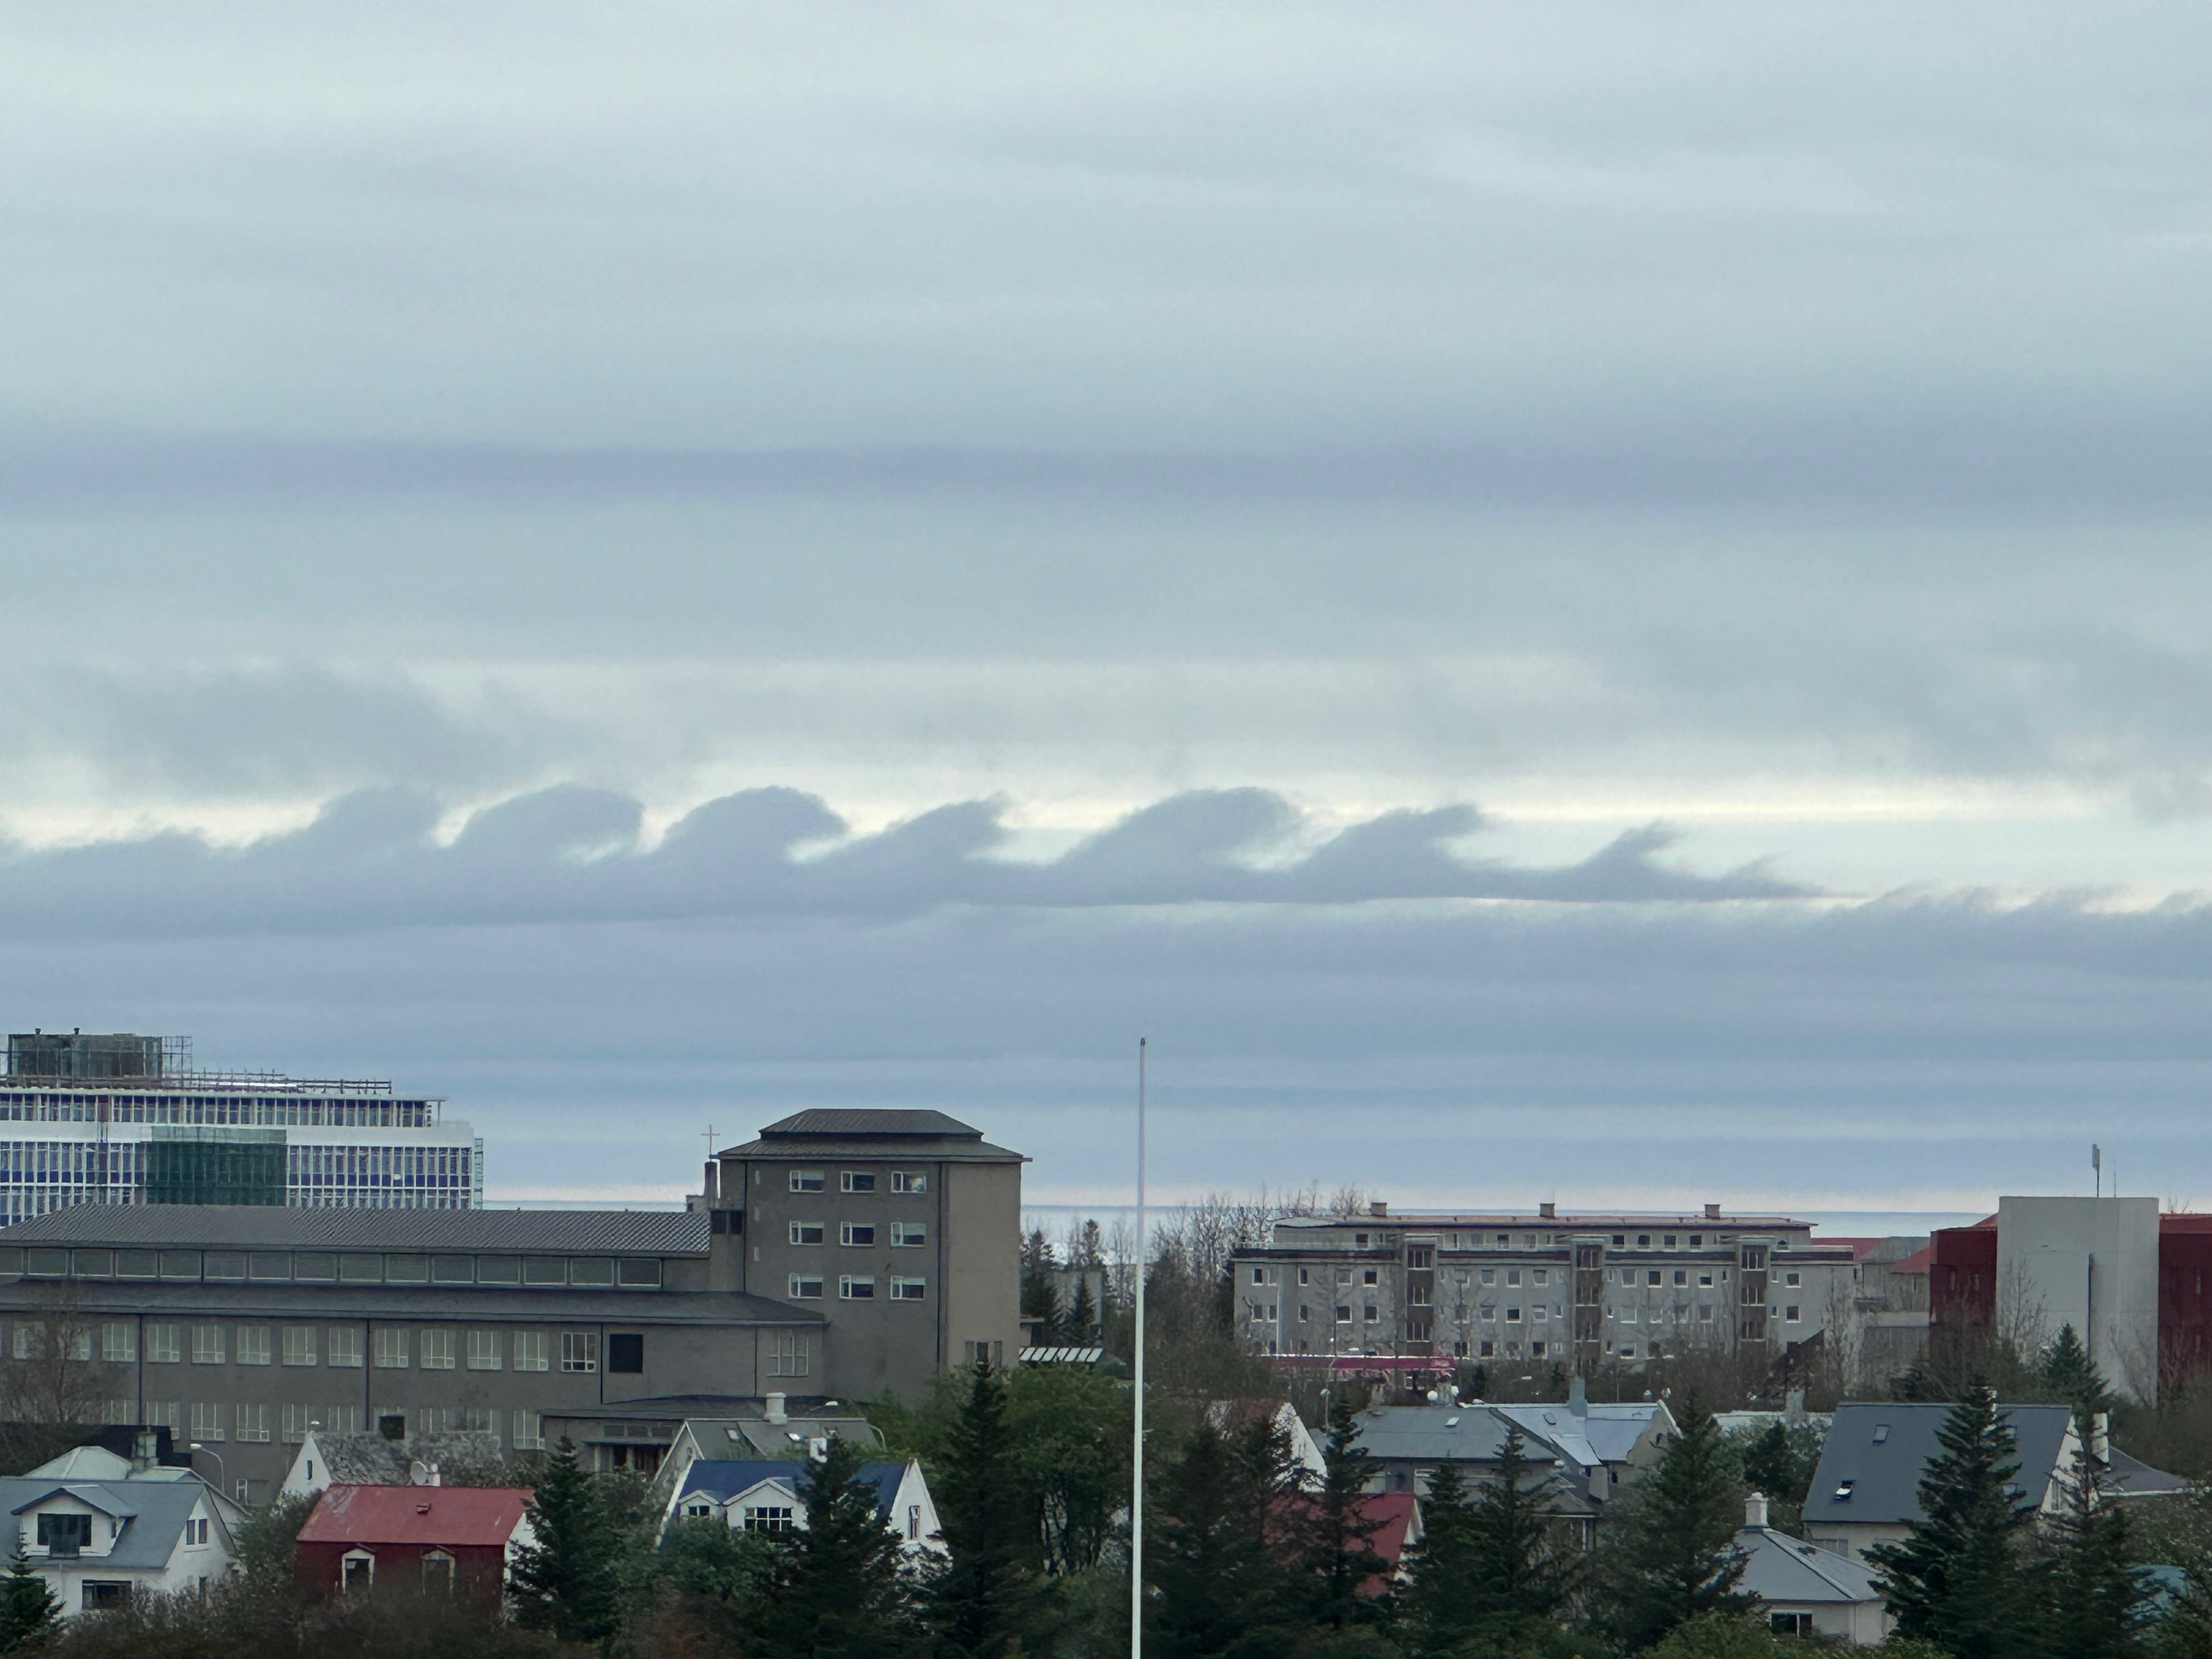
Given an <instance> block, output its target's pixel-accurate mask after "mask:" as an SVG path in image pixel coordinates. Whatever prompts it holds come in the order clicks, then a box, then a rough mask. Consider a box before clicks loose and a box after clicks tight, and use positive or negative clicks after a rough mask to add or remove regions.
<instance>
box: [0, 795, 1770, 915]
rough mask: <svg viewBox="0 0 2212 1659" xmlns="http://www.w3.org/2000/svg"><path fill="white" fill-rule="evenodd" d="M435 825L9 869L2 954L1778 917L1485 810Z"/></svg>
mask: <svg viewBox="0 0 2212 1659" xmlns="http://www.w3.org/2000/svg"><path fill="white" fill-rule="evenodd" d="M439 811H440V808H439V804H438V802H437V801H436V799H435V798H433V797H431V796H429V795H428V794H425V793H417V792H414V791H410V790H403V789H372V790H362V791H357V792H355V793H349V794H347V795H343V796H341V797H339V798H338V799H335V800H333V801H331V803H329V805H327V806H326V807H325V809H324V810H323V811H322V812H321V813H320V815H319V817H316V819H315V820H314V821H313V823H310V824H308V825H307V826H306V827H305V828H303V829H298V830H295V831H292V832H290V833H287V834H283V835H277V836H270V837H267V838H265V839H264V840H261V841H258V842H253V843H252V844H250V845H248V846H246V847H245V848H222V847H219V846H216V845H214V844H212V843H210V842H208V841H206V840H205V839H204V838H202V837H200V836H196V835H191V834H188V833H184V832H169V833H165V834H161V835H155V836H148V837H144V838H142V839H137V840H129V841H114V842H99V843H94V844H92V845H88V846H80V847H71V848H57V849H52V850H45V851H34V852H33V851H22V852H18V853H17V854H15V855H14V856H13V857H10V858H7V859H5V860H0V935H7V936H15V937H26V936H29V937H35V936H40V935H43V934H48V933H58V932H66V933H76V934H81V933H93V934H99V935H104V936H109V937H112V936H115V935H117V934H125V935H128V934H139V933H149V934H162V935H169V936H174V935H177V934H179V933H185V934H223V933H264V932H281V933H298V932H307V933H318V932H333V931H356V930H360V929H364V928H381V927H421V926H434V927H435V926H452V925H462V924H483V923H487V922H501V923H533V922H550V921H641V920H653V919H672V918H682V917H685V916H715V915H790V916H805V915H876V916H893V915H911V914H914V913H916V912H920V911H924V910H927V909H930V908H936V907H939V906H945V905H972V906H982V907H993V906H1012V907H1030V908H1039V907H1042V908H1053V907H1098V906H1146V905H1176V904H1209V903H1211V904H1260V905H1285V904H1307V905H1342V904H1357V903H1362V902H1370V901H1375V900H1422V899H1517V900H1530V901H1548V902H1559V903H1575V904H1590V903H1638V902H1662V901H1666V902H1715V901H1721V900H1746V899H1749V900H1769V899H1787V898H1796V897H1803V896H1809V895H1810V894H1811V892H1812V891H1813V890H1811V889H1809V888H1806V887H1803V886H1800V885H1797V884H1793V883H1790V882H1788V881H1784V880H1783V879H1781V878H1778V877H1777V876H1775V875H1774V874H1772V873H1771V872H1770V871H1768V870H1767V869H1766V868H1765V866H1763V865H1751V866H1745V867H1743V868H1741V869H1737V870H1733V871H1729V872H1723V873H1721V874H1717V875H1702V874H1698V873H1695V872H1691V871H1688V870H1686V869H1683V868H1680V867H1679V866H1675V865H1673V864H1670V863H1668V862H1665V861H1663V860H1662V854H1664V853H1665V852H1666V851H1667V849H1668V848H1669V847H1670V846H1671V845H1672V844H1673V843H1674V835H1673V833H1672V832H1671V831H1669V830H1668V829H1666V828H1665V827H1664V826H1663V825H1658V824H1652V825H1648V826H1645V827H1644V828H1642V829H1634V830H1632V831H1630V832H1628V833H1627V834H1625V835H1623V836H1620V837H1619V838H1618V839H1617V840H1615V841H1614V842H1612V843H1611V844H1610V845H1608V846H1607V847H1605V848H1602V849H1601V850H1600V851H1599V852H1597V853H1596V854H1593V855H1592V856H1591V857H1589V858H1587V859H1584V860H1581V861H1580V862H1578V863H1575V864H1571V865H1565V866H1556V867H1543V866H1527V865H1517V864H1511V863H1507V862H1504V861H1501V860H1482V859H1471V858H1468V857H1466V856H1464V855H1462V854H1461V853H1460V852H1459V851H1457V850H1456V846H1455V844H1456V843H1458V842H1462V841H1463V840H1464V839H1465V838H1466V837H1468V836H1472V835H1474V834H1476V833H1478V832H1479V831H1480V830H1481V829H1484V828H1485V827H1486V820H1485V819H1484V817H1482V815H1481V813H1480V812H1479V811H1477V810H1476V809H1474V807H1472V806H1464V805H1462V806H1448V807H1441V808H1435V809H1430V810H1422V811H1415V810H1401V811H1391V812H1386V813H1384V814H1383V815H1382V816H1380V817H1375V818H1371V819H1370V820H1368V821H1367V822H1365V823H1358V824H1354V825H1352V826H1351V827H1350V828H1348V829H1341V830H1339V831H1337V832H1336V833H1335V834H1334V835H1333V836H1328V838H1327V839H1325V840H1323V841H1322V842H1320V843H1319V845H1318V846H1316V847H1314V848H1312V849H1311V850H1310V851H1306V852H1304V853H1303V854H1301V855H1297V856H1292V857H1288V858H1285V857H1281V856H1279V854H1281V853H1282V852H1283V850H1284V849H1285V847H1286V846H1290V845H1291V844H1292V843H1293V838H1294V837H1297V836H1299V835H1301V834H1302V833H1303V832H1304V830H1305V829H1307V825H1306V823H1305V821H1304V817H1303V815H1302V814H1301V813H1300V812H1299V811H1297V809H1296V808H1295V807H1293V806H1292V805H1291V804H1290V803H1289V802H1288V801H1286V800H1285V799H1283V798H1282V797H1281V796H1280V795H1278V794H1276V793H1273V792H1272V791H1269V790H1265V789H1256V788H1247V789H1219V790H1193V791H1190V792H1188V793H1182V794H1178V795H1173V796H1170V797H1169V798H1168V799H1164V800H1161V801H1158V802H1156V803H1154V804H1153V805H1150V806H1146V807H1145V808H1142V809H1141V810H1139V811H1135V812H1132V813H1131V814H1129V815H1128V816H1127V817H1125V818H1123V819H1121V821H1120V822H1119V823H1115V824H1113V825H1111V826H1110V827H1109V828H1108V829H1104V830H1103V831H1102V832H1100V833H1099V834H1097V835H1096V836H1091V837H1090V838H1089V839H1087V840H1085V841H1084V842H1081V843H1079V845H1077V846H1076V847H1074V848H1072V849H1070V850H1069V851H1067V852H1066V853H1065V854H1062V855H1061V856H1060V857H1058V858H1056V859H1053V860H1048V861H1045V862H1035V861H1024V860H1018V859H1014V858H1010V857H1007V856H1006V855H1005V854H1006V847H1007V843H1008V842H1009V840H1010V838H1011V837H1010V832H1009V830H1008V829H1007V826H1006V821H1005V817H1006V805H1005V804H1004V803H1003V802H998V801H981V800H971V801H958V802H954V803H951V804H950V805H945V806H940V807H938V808H936V809H934V810H933V811H927V812H924V813H922V814H921V815H919V816H917V817H912V818H908V819H907V820H905V821H903V822H902V823H896V824H893V825H892V826H890V828H888V829H884V830H882V831H880V832H879V833H877V834H873V835H865V836H854V835H853V834H852V833H851V827H850V826H849V825H848V823H846V821H845V820H844V819H843V818H842V817H839V816H838V815H837V814H836V812H835V811H832V810H831V809H830V808H829V806H828V805H826V804H825V803H823V801H822V800H821V799H819V798H817V797H816V796H813V795H810V794H805V793H800V792H799V791H797V790H793V789H784V788H764V789H751V790H745V791H742V792H740V793H736V794H732V795H725V796H723V797H721V798H720V799H715V800H711V801H708V802H707V803H706V804H704V805H702V806H699V807H698V808H696V810H694V811H691V812H690V814H688V815H687V816H685V817H684V818H682V819H681V820H679V821H678V823H676V824H675V825H674V826H673V827H672V828H671V829H670V830H669V831H668V833H667V834H666V835H665V836H662V837H661V838H660V839H659V841H658V842H653V843H651V844H648V843H647V842H646V841H645V839H644V838H643V836H642V834H641V829H642V824H643V818H644V812H643V808H642V807H641V805H640V804H639V803H638V802H637V801H636V800H635V799H632V798H630V797H629V796H627V795H623V794H618V793H611V792H608V791H605V790H597V789H586V788H582V787H574V786H562V787H555V788H550V789H544V790H540V791H538V792H535V793H530V794H526V795H520V796H516V797H514V798H513V799H508V800H506V801H502V802H501V803H499V804H498V805H494V806H491V807H489V808H487V809H485V810H483V811H480V812H478V813H477V814H476V815H475V816H474V817H471V819H470V820H469V821H468V823H466V824H465V826H464V828H463V829H462V830H461V833H460V834H459V836H456V837H454V838H453V840H451V841H450V842H440V841H438V840H437V839H436V838H435V835H434V830H435V826H436V823H437V820H438V817H439Z"/></svg>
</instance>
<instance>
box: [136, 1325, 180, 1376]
mask: <svg viewBox="0 0 2212 1659" xmlns="http://www.w3.org/2000/svg"><path fill="white" fill-rule="evenodd" d="M184 1358H185V1338H184V1328H183V1327H182V1326H180V1325H178V1324H176V1323H175V1322H173V1321H170V1320H166V1319H165V1320H161V1321H159V1322H155V1323H154V1324H150V1325H149V1326H147V1327H146V1363H147V1364H149V1365H178V1364H183V1363H184Z"/></svg>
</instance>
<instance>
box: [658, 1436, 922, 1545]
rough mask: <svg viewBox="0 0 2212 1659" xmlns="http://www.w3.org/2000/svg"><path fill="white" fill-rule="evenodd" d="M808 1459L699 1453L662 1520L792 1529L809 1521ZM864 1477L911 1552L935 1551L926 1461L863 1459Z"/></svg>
mask: <svg viewBox="0 0 2212 1659" xmlns="http://www.w3.org/2000/svg"><path fill="white" fill-rule="evenodd" d="M807 1467H808V1466H807V1464H806V1463H805V1462H800V1461H799V1460H796V1459H791V1458H776V1459H759V1460H747V1461H744V1462H734V1461H729V1460H721V1459H714V1458H705V1457H702V1458H699V1459H697V1460H696V1461H695V1462H693V1463H692V1465H691V1466H690V1468H688V1469H687V1470H685V1471H684V1480H683V1484H682V1486H681V1487H680V1488H679V1489H678V1491H677V1492H676V1494H675V1495H674V1497H673V1498H671V1500H670V1502H669V1505H668V1509H667V1510H666V1512H665V1518H664V1522H663V1524H664V1526H670V1525H673V1524H675V1523H676V1522H679V1521H718V1522H721V1523H722V1524H723V1525H725V1526H726V1527H728V1528H730V1529H731V1530H732V1531H733V1532H771V1533H772V1532H792V1531H799V1530H803V1529H804V1528H805V1525H806V1502H805V1499H804V1498H801V1497H800V1496H799V1482H800V1479H801V1477H802V1476H803V1475H804V1474H805V1471H806V1468H807ZM860 1478H861V1479H862V1480H865V1481H866V1482H868V1484H869V1485H871V1486H873V1487H874V1488H875V1489H876V1513H877V1515H878V1516H880V1517H881V1518H882V1520H883V1523H884V1526H885V1527H887V1528H890V1531H891V1532H892V1533H893V1534H896V1536H897V1538H898V1540H899V1543H900V1547H902V1549H903V1550H904V1551H905V1552H906V1553H908V1555H915V1554H921V1553H938V1552H940V1551H942V1550H943V1549H944V1547H945V1546H944V1545H943V1544H942V1543H941V1542H940V1541H939V1540H938V1536H937V1524H938V1523H937V1505H936V1504H934V1503H933V1502H932V1501H931V1499H930V1496H929V1483H928V1482H927V1480H924V1479H923V1478H922V1474H921V1464H920V1463H917V1462H915V1461H914V1459H912V1458H910V1457H909V1458H907V1459H905V1460H904V1461H903V1462H899V1461H894V1460H889V1459H886V1460H885V1461H884V1462H877V1463H863V1464H862V1465H861V1466H860Z"/></svg>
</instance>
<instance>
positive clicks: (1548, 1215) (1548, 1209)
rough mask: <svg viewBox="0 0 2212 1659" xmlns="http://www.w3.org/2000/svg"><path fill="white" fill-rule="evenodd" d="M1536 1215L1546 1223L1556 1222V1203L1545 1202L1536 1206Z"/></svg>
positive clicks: (1557, 1214) (1557, 1207)
mask: <svg viewBox="0 0 2212 1659" xmlns="http://www.w3.org/2000/svg"><path fill="white" fill-rule="evenodd" d="M1536 1213H1537V1214H1538V1215H1540V1216H1541V1217H1543V1218H1544V1219H1545V1220H1547V1221H1557V1220H1558V1219H1559V1205H1558V1204H1557V1203H1554V1202H1551V1201H1547V1202H1545V1203H1542V1204H1539V1205H1538V1206H1536Z"/></svg>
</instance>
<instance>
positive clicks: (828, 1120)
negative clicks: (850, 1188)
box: [761, 1107, 983, 1140]
mask: <svg viewBox="0 0 2212 1659" xmlns="http://www.w3.org/2000/svg"><path fill="white" fill-rule="evenodd" d="M761 1133H762V1134H763V1135H841V1136H848V1137H849V1136H854V1135H958V1136H959V1137H961V1138H962V1139H965V1140H981V1139H982V1138H983V1132H982V1131H981V1129H977V1128H973V1127H969V1125H968V1124H965V1123H963V1122H962V1121H960V1120H959V1119H958V1118H957V1117H947V1116H946V1115H945V1114H944V1113H943V1112H930V1111H903V1110H902V1111H879V1110H876V1109H862V1108H857V1107H855V1108H826V1109H817V1110H814V1111H806V1112H794V1113H793V1115H791V1116H789V1117H787V1118H785V1119H784V1120H783V1121H781V1122H780V1123H771V1124H769V1126H768V1127H766V1128H765V1129H763V1130H762V1131H761Z"/></svg>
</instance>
